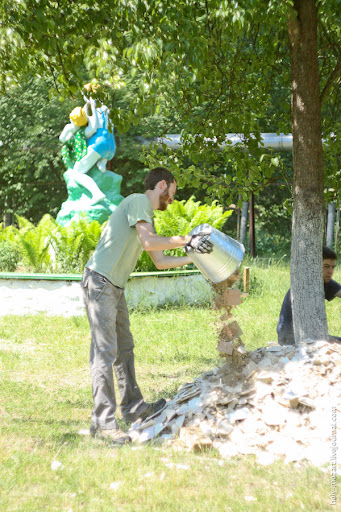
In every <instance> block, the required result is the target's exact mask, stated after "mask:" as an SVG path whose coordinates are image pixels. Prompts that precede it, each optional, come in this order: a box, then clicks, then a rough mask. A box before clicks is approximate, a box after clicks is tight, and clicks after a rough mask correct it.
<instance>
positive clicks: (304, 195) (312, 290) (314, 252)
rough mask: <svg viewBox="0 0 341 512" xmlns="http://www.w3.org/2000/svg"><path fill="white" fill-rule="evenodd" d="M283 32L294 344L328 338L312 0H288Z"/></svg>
mask: <svg viewBox="0 0 341 512" xmlns="http://www.w3.org/2000/svg"><path fill="white" fill-rule="evenodd" d="M288 35H289V45H290V59H291V83H292V97H291V102H292V104H291V108H292V134H293V168H294V176H293V199H294V203H293V220H292V241H291V270H290V279H291V300H292V307H293V321H294V333H295V343H296V344H298V343H300V342H301V341H304V340H305V339H313V340H318V339H328V338H327V337H328V327H327V318H326V311H325V303H324V290H323V278H322V245H323V232H324V228H323V226H324V207H323V204H324V201H323V149H322V138H321V104H320V90H319V71H318V60H317V7H316V3H315V1H314V0H294V5H293V17H292V19H291V20H290V22H289V23H288Z"/></svg>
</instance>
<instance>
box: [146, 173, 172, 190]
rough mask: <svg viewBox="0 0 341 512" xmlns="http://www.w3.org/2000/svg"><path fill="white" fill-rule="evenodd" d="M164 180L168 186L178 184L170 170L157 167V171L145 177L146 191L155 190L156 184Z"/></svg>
mask: <svg viewBox="0 0 341 512" xmlns="http://www.w3.org/2000/svg"><path fill="white" fill-rule="evenodd" d="M163 180H165V182H166V183H167V185H168V186H169V185H170V184H171V183H174V182H175V183H176V179H175V178H174V176H173V174H172V173H171V172H170V171H169V170H168V169H165V168H164V167H155V169H152V170H151V171H149V173H148V174H147V176H146V177H145V179H144V189H145V190H154V188H155V186H156V184H157V183H159V181H163Z"/></svg>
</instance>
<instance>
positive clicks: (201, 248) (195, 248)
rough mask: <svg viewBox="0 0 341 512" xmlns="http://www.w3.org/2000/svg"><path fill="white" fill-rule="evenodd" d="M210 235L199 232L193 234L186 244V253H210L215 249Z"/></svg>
mask: <svg viewBox="0 0 341 512" xmlns="http://www.w3.org/2000/svg"><path fill="white" fill-rule="evenodd" d="M209 237H210V235H205V234H199V235H193V236H191V238H190V240H189V242H187V243H186V244H185V245H184V251H185V253H186V254H191V253H192V252H197V253H199V254H209V253H210V252H212V251H213V244H212V242H210V240H209Z"/></svg>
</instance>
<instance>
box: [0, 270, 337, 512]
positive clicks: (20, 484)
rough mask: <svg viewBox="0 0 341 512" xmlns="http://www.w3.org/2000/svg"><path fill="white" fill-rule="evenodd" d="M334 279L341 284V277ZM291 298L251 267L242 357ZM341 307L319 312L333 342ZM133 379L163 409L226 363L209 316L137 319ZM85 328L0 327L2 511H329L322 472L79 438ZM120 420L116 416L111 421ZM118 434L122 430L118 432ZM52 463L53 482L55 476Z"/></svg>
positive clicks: (88, 403) (275, 278) (140, 315)
mask: <svg viewBox="0 0 341 512" xmlns="http://www.w3.org/2000/svg"><path fill="white" fill-rule="evenodd" d="M335 279H336V280H338V281H339V282H340V280H341V275H340V272H339V271H337V272H336V273H335ZM288 286H289V270H288V267H285V266H269V267H267V266H265V265H264V266H263V267H262V266H259V265H258V266H256V265H251V287H252V293H251V294H250V295H249V297H248V298H247V299H246V300H245V301H244V303H243V304H242V305H241V306H239V307H238V308H237V309H236V310H235V316H236V318H237V320H238V323H239V324H240V326H241V328H242V330H243V331H244V335H243V340H244V342H245V345H246V348H247V349H249V350H253V349H255V348H256V347H259V346H263V345H265V344H266V343H267V342H268V341H270V340H275V339H276V323H277V318H278V314H279V310H280V306H281V302H282V299H283V297H284V294H285V292H286V291H287V289H288ZM340 311H341V301H339V300H338V299H335V300H334V301H333V302H331V303H328V304H327V315H328V321H329V331H330V333H332V334H336V335H337V334H339V335H341V318H340ZM131 328H132V331H133V334H134V337H135V344H136V372H137V376H138V381H139V384H140V387H141V389H142V391H143V394H144V397H145V399H146V400H148V401H154V400H156V399H158V398H160V397H166V398H171V397H172V396H174V394H175V393H176V391H177V389H178V388H179V386H180V385H181V384H183V383H185V382H191V381H192V380H193V379H194V378H196V377H197V376H199V375H200V374H201V373H202V372H203V371H205V370H208V369H212V368H213V367H214V366H216V365H217V364H218V363H220V362H222V361H221V360H220V359H219V357H218V355H217V352H216V348H215V347H216V335H215V330H214V313H213V312H212V311H211V310H210V309H209V308H190V307H186V306H184V307H181V308H180V307H179V308H168V309H167V308H165V309H162V310H150V311H133V312H132V314H131ZM89 340H90V335H89V327H88V323H87V319H86V318H85V317H75V318H68V319H67V318H62V317H54V318H52V317H47V316H45V315H34V316H20V317H19V316H7V317H0V435H1V437H0V511H1V512H19V511H20V512H50V511H58V512H64V511H65V512H71V511H72V512H78V511H87V512H113V511H123V512H126V511H132V512H135V511H144V512H149V511H151V510H153V511H176V512H187V511H188V512H194V511H198V512H199V511H205V512H206V511H210V512H211V511H212V512H213V511H224V512H225V511H234V512H237V511H238V512H242V511H257V512H265V511H269V512H270V511H271V512H276V511H293V512H297V511H300V510H307V511H309V512H310V511H315V510H319V511H323V512H324V511H328V510H337V509H338V507H340V503H341V494H340V478H339V477H338V484H337V485H338V487H337V491H338V495H337V505H336V506H331V505H330V492H331V476H330V473H329V471H327V472H322V471H321V470H319V469H316V468H313V467H309V466H304V467H296V466H294V465H291V464H290V465H285V464H284V463H282V462H280V461H278V462H276V463H274V464H272V465H271V466H266V467H264V466H259V465H258V464H256V462H255V459H254V458H253V457H251V456H249V457H244V456H243V457H238V458H234V459H232V460H230V461H227V460H225V459H221V457H220V455H219V453H217V452H215V451H209V452H207V453H201V454H193V453H186V452H175V451H173V450H172V449H170V448H161V447H160V446H158V445H157V444H155V445H149V446H127V447H124V448H121V449H118V448H111V447H110V446H108V445H107V444H106V443H104V442H102V441H99V440H93V439H91V438H90V437H86V436H80V435H78V431H79V430H80V429H85V428H88V427H89V422H90V411H91V407H92V398H91V391H90V379H89V370H88V351H89ZM118 417H119V414H118ZM119 421H120V422H121V426H122V427H123V428H126V425H125V424H124V423H123V422H122V420H121V419H120V417H119ZM55 461H58V462H60V463H61V464H62V467H61V468H60V469H58V470H56V471H54V470H53V469H52V468H51V464H52V463H53V462H55Z"/></svg>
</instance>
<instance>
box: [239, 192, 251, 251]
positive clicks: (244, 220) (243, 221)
mask: <svg viewBox="0 0 341 512" xmlns="http://www.w3.org/2000/svg"><path fill="white" fill-rule="evenodd" d="M248 210H249V202H248V201H243V207H242V213H241V218H240V233H239V242H240V243H241V244H244V245H245V239H246V233H247V213H248Z"/></svg>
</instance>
